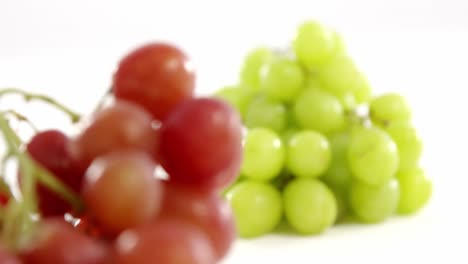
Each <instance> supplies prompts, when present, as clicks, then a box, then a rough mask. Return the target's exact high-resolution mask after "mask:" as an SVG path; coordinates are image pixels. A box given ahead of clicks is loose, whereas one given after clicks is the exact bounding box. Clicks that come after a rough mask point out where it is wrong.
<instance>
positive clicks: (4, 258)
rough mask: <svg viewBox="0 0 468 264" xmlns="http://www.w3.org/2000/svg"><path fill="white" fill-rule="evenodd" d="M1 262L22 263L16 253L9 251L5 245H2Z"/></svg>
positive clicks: (5, 263) (0, 249) (0, 250)
mask: <svg viewBox="0 0 468 264" xmlns="http://www.w3.org/2000/svg"><path fill="white" fill-rule="evenodd" d="M0 263H1V264H21V262H20V260H19V259H18V258H17V257H16V256H15V255H13V254H11V253H9V252H8V251H7V250H6V249H5V248H4V247H3V246H0Z"/></svg>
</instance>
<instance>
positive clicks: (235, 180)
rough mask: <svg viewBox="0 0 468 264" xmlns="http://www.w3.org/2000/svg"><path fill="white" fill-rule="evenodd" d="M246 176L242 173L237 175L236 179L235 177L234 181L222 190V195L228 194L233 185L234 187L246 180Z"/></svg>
mask: <svg viewBox="0 0 468 264" xmlns="http://www.w3.org/2000/svg"><path fill="white" fill-rule="evenodd" d="M244 178H245V177H244V176H243V175H242V174H240V175H239V176H237V177H236V179H234V181H233V182H232V183H231V184H229V185H228V186H226V187H224V188H223V189H222V190H221V194H222V195H224V196H225V195H226V194H227V193H228V192H229V191H230V190H231V189H232V187H234V186H235V185H236V184H237V183H239V182H241V181H243V180H244Z"/></svg>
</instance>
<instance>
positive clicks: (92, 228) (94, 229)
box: [74, 215, 107, 239]
mask: <svg viewBox="0 0 468 264" xmlns="http://www.w3.org/2000/svg"><path fill="white" fill-rule="evenodd" d="M74 227H75V229H76V230H78V231H80V232H82V233H84V234H86V235H88V236H90V237H93V238H96V239H103V238H107V237H106V235H107V234H105V232H104V231H103V230H102V228H101V227H100V226H99V225H98V224H97V223H96V221H95V220H94V219H93V218H91V217H90V216H89V215H82V216H80V217H79V218H78V219H77V221H76V222H75V223H74Z"/></svg>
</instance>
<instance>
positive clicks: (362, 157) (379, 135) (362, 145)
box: [348, 127, 399, 185]
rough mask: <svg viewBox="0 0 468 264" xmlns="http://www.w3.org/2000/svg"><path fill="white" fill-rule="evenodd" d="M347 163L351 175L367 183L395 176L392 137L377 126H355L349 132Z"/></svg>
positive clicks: (378, 182) (397, 161)
mask: <svg viewBox="0 0 468 264" xmlns="http://www.w3.org/2000/svg"><path fill="white" fill-rule="evenodd" d="M348 164H349V167H350V169H351V172H352V174H353V176H354V177H355V178H356V179H357V180H359V181H362V182H364V183H367V184H374V185H375V184H377V185H378V184H382V183H385V182H387V181H388V180H390V179H391V178H393V177H394V176H395V173H396V172H397V170H398V166H399V157H398V149H397V146H396V144H395V142H394V141H393V139H392V138H391V137H390V136H389V135H388V134H387V133H386V132H385V131H383V130H382V129H380V128H378V127H361V128H356V129H355V130H354V131H353V133H352V134H351V138H350V142H349V148H348Z"/></svg>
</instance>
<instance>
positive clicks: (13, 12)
mask: <svg viewBox="0 0 468 264" xmlns="http://www.w3.org/2000/svg"><path fill="white" fill-rule="evenodd" d="M467 14H468V6H467V4H465V1H463V0H425V1H423V0H406V1H405V0H393V1H383V0H374V1H372V0H354V1H353V0H348V1H346V0H341V1H340V0H322V1H312V0H309V1H273V0H271V1H253V0H252V1H245V2H242V1H143V0H135V1H116V0H114V1H112V0H100V1H97V0H94V1H93V0H81V1H66V0H55V1H54V0H41V1H34V0H30V1H26V0H0V87H7V86H16V87H21V88H24V89H28V90H32V91H40V92H44V93H48V94H51V95H53V96H54V97H57V98H60V100H61V101H63V102H66V103H67V104H68V105H70V106H71V107H73V108H75V109H78V110H79V111H81V112H83V113H86V112H87V111H89V110H90V109H92V107H93V106H94V104H95V103H96V102H97V101H98V99H99V96H100V95H101V94H103V93H104V91H105V90H106V89H107V87H108V85H109V82H110V78H111V74H112V73H113V71H114V69H115V65H116V63H117V62H118V60H119V59H120V57H122V56H123V55H124V53H125V52H127V51H129V50H130V49H132V48H134V47H135V46H137V45H140V44H143V43H145V42H147V41H151V40H165V41H170V42H173V43H175V44H177V45H179V46H181V47H182V48H184V49H185V50H186V51H187V52H188V53H189V54H190V56H191V57H192V58H193V60H194V61H195V63H196V65H197V67H198V89H199V90H198V92H199V93H200V94H207V93H209V92H211V91H213V90H214V89H217V88H219V87H221V86H223V85H226V84H231V83H233V82H235V81H236V78H237V71H238V67H239V64H240V62H241V59H242V56H243V55H244V54H245V52H246V51H247V50H248V49H249V48H252V47H253V46H254V45H257V44H263V43H266V44H271V45H287V44H288V42H289V41H290V39H291V37H292V35H293V34H294V30H295V27H296V26H297V25H298V24H299V23H300V22H301V21H303V20H305V19H309V18H312V19H318V20H320V21H323V22H325V23H328V24H330V25H331V26H333V27H335V28H337V29H338V30H339V31H340V32H341V33H342V34H343V36H344V37H345V40H346V42H347V44H348V47H349V51H350V53H351V54H352V56H353V57H354V58H355V59H356V61H357V62H358V64H359V65H360V66H361V68H362V69H363V71H364V72H366V74H367V75H368V77H369V79H370V81H371V83H372V84H373V86H374V89H375V91H376V92H377V93H378V92H382V91H389V90H392V91H398V92H401V93H402V94H404V95H405V96H407V98H408V99H409V101H410V102H411V104H412V105H413V108H414V115H415V122H416V124H417V126H418V127H419V128H420V133H421V135H422V136H423V138H424V140H425V154H424V159H423V165H424V166H425V167H426V168H427V170H428V172H429V174H430V176H431V177H432V179H433V180H434V183H435V191H434V197H433V199H432V201H431V204H430V206H428V207H427V208H426V209H425V210H424V211H423V212H422V213H421V214H420V215H418V216H415V217H410V218H404V219H394V220H391V221H388V222H386V223H385V224H381V225H374V226H345V227H339V228H333V229H332V230H330V231H329V232H326V233H325V234H323V235H322V236H319V237H311V238H310V237H309V238H297V237H279V236H269V237H266V238H262V239H258V240H254V241H239V242H238V243H237V244H236V246H235V248H234V250H233V251H232V254H231V256H230V257H229V258H228V259H227V260H226V263H227V264H232V263H250V262H252V263H258V262H260V261H263V262H269V263H286V262H288V263H318V262H319V261H320V262H321V263H335V262H338V261H340V260H346V261H347V262H354V261H356V262H360V263H387V262H388V263H390V262H392V263H395V262H396V261H400V262H399V263H410V261H411V260H416V261H428V260H429V261H430V260H435V261H436V262H437V263H441V262H442V261H445V262H448V263H468V261H467V260H468V257H467V256H466V254H463V253H464V251H465V248H466V245H467V244H466V239H467V237H468V232H467V228H466V220H468V219H467V217H466V210H467V209H468V206H467V204H466V201H468V199H467V198H468V197H467V195H466V193H467V188H466V186H467V184H468V180H467V178H468V173H467V164H468V158H467V154H466V152H467V149H468V148H467V147H468V144H467V142H468V141H467V133H468V130H467V127H466V123H467V122H468V118H467V117H466V116H467V114H468V110H467V101H468V97H467V95H466V90H467V89H468V48H467V47H468V16H467ZM15 103H17V102H16V101H15ZM5 105H8V104H7V103H6V102H2V106H5ZM30 109H31V108H30ZM25 111H26V110H25ZM26 112H27V113H28V114H29V115H31V116H32V117H33V118H34V119H35V120H39V121H40V122H41V124H42V125H41V127H43V128H45V127H64V126H66V125H65V124H66V123H65V122H66V120H65V119H64V118H62V117H61V116H60V115H55V114H54V113H51V112H49V109H47V108H44V107H39V106H37V105H34V106H33V110H28V111H26ZM410 259H411V260H410Z"/></svg>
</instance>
